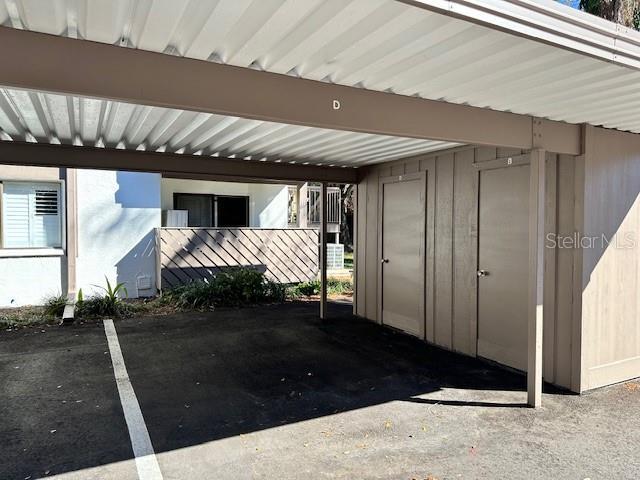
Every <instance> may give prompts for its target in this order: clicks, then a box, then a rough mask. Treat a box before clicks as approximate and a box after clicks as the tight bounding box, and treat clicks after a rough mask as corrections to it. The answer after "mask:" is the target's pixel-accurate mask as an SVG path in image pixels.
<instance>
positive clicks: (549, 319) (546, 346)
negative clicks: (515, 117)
mask: <svg viewBox="0 0 640 480" xmlns="http://www.w3.org/2000/svg"><path fill="white" fill-rule="evenodd" d="M546 163H547V166H546V179H545V183H546V189H545V194H546V196H545V210H546V215H545V242H546V241H547V238H548V237H547V236H548V235H554V234H555V233H556V232H557V230H558V228H557V201H556V199H557V181H556V178H557V155H556V154H553V153H547V156H546ZM547 247H548V245H545V258H544V306H543V310H544V322H543V340H542V348H543V357H542V371H543V377H544V379H545V380H546V381H548V382H554V381H555V378H556V374H555V370H556V365H555V361H554V360H555V355H556V349H557V346H556V328H557V325H556V301H557V299H556V249H555V248H547Z"/></svg>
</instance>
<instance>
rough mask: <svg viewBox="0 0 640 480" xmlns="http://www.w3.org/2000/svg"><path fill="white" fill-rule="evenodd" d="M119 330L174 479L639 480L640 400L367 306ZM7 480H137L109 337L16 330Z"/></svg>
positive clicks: (188, 318)
mask: <svg viewBox="0 0 640 480" xmlns="http://www.w3.org/2000/svg"><path fill="white" fill-rule="evenodd" d="M331 307H332V320H330V321H328V322H321V321H320V320H318V318H317V305H316V304H313V303H293V304H286V305H281V306H268V307H255V308H248V309H241V310H224V311H222V310H221V311H216V312H211V313H184V314H178V315H169V316H161V317H149V318H140V319H138V318H132V319H127V320H123V321H119V322H116V324H115V325H116V329H117V333H118V338H119V342H120V346H121V349H122V354H123V357H124V360H125V363H126V369H127V371H128V374H129V379H130V382H131V385H132V386H133V389H134V390H135V395H136V396H137V400H138V402H139V405H140V409H141V411H142V414H143V416H144V423H145V426H146V429H147V430H148V433H149V438H150V439H151V442H152V444H153V448H154V450H155V458H156V459H157V463H158V465H159V467H160V471H161V472H162V476H163V478H165V479H183V478H185V479H186V478H215V479H227V478H228V479H244V478H265V479H267V478H268V479H271V478H278V479H299V478H377V479H378V478H379V479H382V478H393V479H396V478H398V479H412V478H416V479H418V478H420V479H425V478H429V476H431V477H432V478H437V479H445V478H509V479H518V478H523V479H524V478H540V477H542V478H576V479H581V480H582V479H585V478H591V479H596V478H607V479H611V478H616V479H617V478H625V479H626V478H629V479H631V478H638V472H640V454H639V453H638V446H640V415H638V411H639V409H638V407H639V406H640V385H638V384H636V383H628V384H625V385H618V386H614V387H610V388H608V389H602V390H599V391H596V392H593V393H590V394H587V395H583V396H577V395H572V394H566V393H564V392H560V391H557V390H553V389H549V388H548V389H547V391H546V393H545V395H544V398H543V402H544V405H543V408H542V409H540V410H532V409H528V408H526V407H525V406H524V404H523V402H524V401H525V399H526V395H525V393H524V390H525V379H524V378H523V377H522V376H520V375H518V374H515V373H512V372H508V371H506V370H502V369H500V368H497V367H494V366H491V365H487V364H486V363H483V362H481V361H478V360H475V359H470V358H466V357H463V356H460V355H455V354H451V353H448V352H444V351H441V350H439V349H437V348H433V347H429V346H427V345H425V344H424V343H422V342H420V341H418V340H415V339H413V338H410V337H407V336H405V335H402V334H398V333H395V332H393V331H391V330H388V329H385V328H382V327H380V326H378V325H375V324H373V323H370V322H367V321H363V320H359V319H355V318H353V317H352V316H351V315H350V306H348V305H336V304H334V305H332V306H331ZM0 376H1V378H2V384H3V388H2V391H3V395H2V397H3V399H2V402H0V418H1V419H2V424H1V427H0V442H1V444H2V446H3V451H2V456H1V457H0V478H2V479H4V478H11V479H13V478H16V479H26V478H30V479H35V478H46V477H54V478H65V479H66V478H78V479H87V478H100V479H103V478H104V479H129V478H131V479H135V478H138V472H137V470H136V465H135V460H134V454H133V450H132V447H131V441H130V437H129V431H128V429H127V425H126V423H125V420H124V415H123V407H122V405H121V402H120V399H119V395H118V387H117V385H116V381H115V377H114V371H113V367H112V364H111V357H110V354H109V348H108V345H107V340H106V337H105V333H104V330H103V328H102V325H99V324H97V325H84V326H77V327H46V328H44V329H26V330H20V331H14V332H2V333H0Z"/></svg>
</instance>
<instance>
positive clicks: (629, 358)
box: [581, 127, 640, 390]
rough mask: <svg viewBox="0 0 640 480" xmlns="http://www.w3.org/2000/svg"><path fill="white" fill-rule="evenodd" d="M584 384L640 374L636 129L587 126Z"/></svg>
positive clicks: (639, 142)
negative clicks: (605, 241)
mask: <svg viewBox="0 0 640 480" xmlns="http://www.w3.org/2000/svg"><path fill="white" fill-rule="evenodd" d="M581 193H582V194H583V195H584V225H583V232H584V235H585V241H586V240H587V239H591V238H594V239H600V238H602V236H603V235H604V237H606V238H607V239H608V240H609V241H610V243H609V245H608V246H607V245H606V244H602V243H601V242H599V241H594V242H591V245H590V248H583V249H582V318H583V324H582V346H583V353H582V379H581V387H582V390H588V389H591V388H596V387H599V386H603V385H608V384H611V383H615V382H619V381H623V380H627V379H630V378H634V377H638V376H640V244H639V242H640V199H639V194H640V135H634V134H629V133H622V132H617V131H613V130H606V129H602V128H593V127H588V128H587V129H586V132H585V163H584V191H583V192H581Z"/></svg>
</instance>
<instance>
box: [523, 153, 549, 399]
mask: <svg viewBox="0 0 640 480" xmlns="http://www.w3.org/2000/svg"><path fill="white" fill-rule="evenodd" d="M545 157H546V152H545V150H544V149H534V150H532V151H531V164H530V170H531V172H530V182H529V302H528V308H527V312H528V325H529V328H528V362H527V404H528V405H529V406H530V407H534V408H536V407H539V406H540V405H541V404H542V332H543V330H542V325H543V305H544V254H545V252H544V249H545V245H544V241H545V238H544V220H545V163H546V162H545Z"/></svg>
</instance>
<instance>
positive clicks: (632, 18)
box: [580, 0, 640, 30]
mask: <svg viewBox="0 0 640 480" xmlns="http://www.w3.org/2000/svg"><path fill="white" fill-rule="evenodd" d="M580 9H581V10H584V11H585V12H587V13H591V14H593V15H597V16H598V17H602V18H604V19H607V20H611V21H612V22H616V23H619V24H621V25H624V26H626V27H631V28H634V29H636V30H640V0H580Z"/></svg>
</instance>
